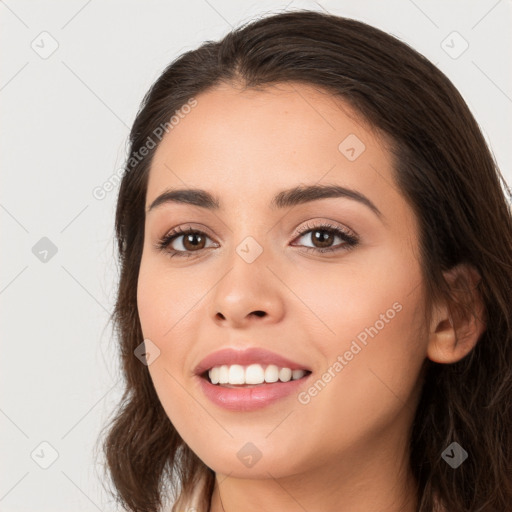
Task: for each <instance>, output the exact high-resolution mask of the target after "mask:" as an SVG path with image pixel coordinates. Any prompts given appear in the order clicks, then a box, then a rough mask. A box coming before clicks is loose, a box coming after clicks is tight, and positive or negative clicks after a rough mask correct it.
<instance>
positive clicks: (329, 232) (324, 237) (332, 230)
mask: <svg viewBox="0 0 512 512" xmlns="http://www.w3.org/2000/svg"><path fill="white" fill-rule="evenodd" d="M297 234H298V237H299V238H306V239H307V237H309V239H310V240H312V242H313V247H305V250H306V251H314V252H319V253H325V252H337V251H341V250H349V249H353V248H354V247H355V246H356V245H357V244H358V243H359V239H358V237H357V236H356V235H355V234H353V233H352V232H348V230H347V231H346V230H345V229H342V228H341V227H336V226H332V225H331V224H327V223H323V224H320V225H317V226H310V225H306V226H305V227H304V228H303V229H301V230H300V231H299V232H298V233H297ZM335 238H339V239H341V240H342V243H341V244H339V245H338V246H337V247H336V246H335V247H332V246H331V245H332V244H333V242H334V240H335Z"/></svg>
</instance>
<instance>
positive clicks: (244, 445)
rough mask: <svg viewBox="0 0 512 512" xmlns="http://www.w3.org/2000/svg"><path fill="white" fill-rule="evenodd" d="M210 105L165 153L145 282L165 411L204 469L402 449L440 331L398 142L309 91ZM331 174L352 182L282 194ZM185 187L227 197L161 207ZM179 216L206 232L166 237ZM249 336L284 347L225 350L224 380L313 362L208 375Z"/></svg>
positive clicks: (152, 189) (282, 467) (363, 458)
mask: <svg viewBox="0 0 512 512" xmlns="http://www.w3.org/2000/svg"><path fill="white" fill-rule="evenodd" d="M195 99H196V101H197V104H195V106H194V107H193V108H192V107H191V108H187V109H184V110H183V112H181V113H180V115H179V116H177V118H175V119H179V122H178V123H177V124H174V126H173V128H172V129H171V130H170V131H169V132H168V133H167V134H166V135H165V137H164V138H163V139H162V142H161V143H160V145H159V147H158V148H157V150H156V153H155V156H154V160H153V163H152V167H151V170H150V174H149V182H148V190H147V197H146V221H145V239H144V250H143V255H142V261H141V268H140V275H139V282H138V290H137V298H138V309H139V315H140V321H141V325H142V332H143V335H144V338H145V339H146V349H147V350H148V352H150V353H152V356H151V357H150V363H151V364H149V366H148V369H149V372H150V375H151V378H152V380H153V382H154V385H155V388H156V391H157V393H158V396H159V398H160V400H161V402H162V405H163V407H164V409H165V411H166V413H167V415H168V416H169V418H170V420H171V421H172V423H173V425H174V426H175V427H176V429H177V431H178V432H179V434H180V435H181V437H182V438H183V439H184V441H185V442H186V443H187V444H188V445H189V446H190V448H191V449H192V450H193V451H194V452H195V453H196V454H197V455H198V456H199V457H200V458H201V459H202V460H203V461H204V462H205V464H206V465H208V466H209V467H211V468H212V469H213V470H214V471H215V472H217V473H219V474H226V475H227V474H229V475H231V476H235V477H236V476H239V477H246V478H249V477H268V473H270V474H271V475H272V476H273V477H283V476H286V475H293V474H298V473H303V472H304V471H307V470H314V469H315V468H318V467H320V466H322V467H323V468H325V467H331V469H334V468H337V470H340V469H342V467H344V468H345V469H346V470H347V472H348V471H349V470H350V471H352V470H355V469H356V468H357V467H362V466H367V467H369V464H370V463H371V464H373V463H374V462H376V461H377V459H379V458H382V459H384V458H387V459H389V457H390V454H392V457H396V458H397V459H398V458H400V457H401V456H402V452H403V453H405V452H404V450H405V449H406V447H405V445H406V439H407V432H408V430H409V427H410V424H411V422H412V418H413V416H414V412H415V408H416V403H417V399H418V392H419V390H420V388H421V381H420V379H419V374H420V370H421V367H422V364H423V362H424V360H425V357H426V350H427V342H428V340H427V336H426V334H425V332H426V331H425V329H424V327H425V326H424V325H423V323H422V318H423V313H424V287H423V284H422V279H421V266H420V261H419V250H418V244H419V240H418V226H417V223H416V218H415V216H414V214H413V212H412V209H411V207H410V206H409V205H408V203H406V201H405V199H404V197H403V196H402V195H401V193H400V192H399V190H398V187H397V186H396V185H395V183H394V181H393V177H392V174H393V172H392V164H391V160H390V155H389V153H388V152H387V150H386V149H385V148H384V146H383V144H382V141H381V140H380V139H379V138H377V137H376V136H375V135H374V134H373V133H372V132H370V131H368V129H366V128H365V127H364V126H363V124H361V121H358V120H357V117H356V116H355V115H354V114H353V111H352V110H351V109H349V108H348V106H347V104H345V103H343V102H341V101H340V100H337V101H335V100H334V99H333V97H332V96H330V95H327V94H323V93H320V92H318V91H317V90H315V89H313V88H311V87H307V86H304V85H298V84H294V85H290V84H288V85H284V84H280V85H279V86H278V87H269V88H265V90H262V91H255V90H247V91H244V92H241V91H240V90H239V89H235V88H232V87H230V86H227V85H224V86H222V87H218V88H216V89H214V90H210V91H208V92H206V93H203V94H201V95H199V96H197V97H196V98H195ZM340 106H341V107H342V108H340ZM185 112H187V113H185ZM347 113H351V114H350V116H348V115H347ZM326 185H330V186H336V187H340V190H341V188H343V189H347V191H346V192H345V193H342V194H340V195H337V196H336V195H334V194H331V195H330V196H329V197H328V194H327V195H325V196H323V197H322V193H320V192H317V193H316V195H315V194H312V195H301V194H297V193H295V194H286V193H283V191H285V190H289V189H294V188H296V187H299V186H300V187H302V188H305V187H311V186H322V187H323V186H326ZM178 189H180V190H181V189H201V190H204V191H206V192H207V193H209V194H211V195H212V196H214V197H215V199H216V201H218V208H213V207H211V204H210V205H207V204H203V205H201V204H199V202H198V201H197V200H195V199H194V200H193V201H192V202H195V203H196V204H191V203H190V202H187V200H186V199H183V197H182V200H181V201H178V200H174V201H172V200H168V201H163V200H161V201H159V204H158V205H155V206H153V208H151V209H150V206H151V205H152V204H153V203H154V201H155V200H156V199H157V198H159V196H161V194H163V193H164V192H168V191H171V190H178ZM187 197H188V199H189V200H191V199H192V195H190V194H189V195H188V196H187ZM274 198H277V199H276V200H275V201H274ZM208 206H210V207H208ZM324 224H328V225H329V226H328V228H322V227H320V226H322V225H324ZM175 228H181V229H183V230H187V229H188V228H191V229H193V230H195V231H196V233H195V235H187V234H185V235H184V234H180V233H178V234H177V236H176V237H175V238H174V240H171V241H170V242H169V244H168V245H167V247H166V248H163V249H159V248H157V244H158V243H159V241H160V240H161V239H162V238H163V237H165V235H167V234H169V233H170V232H171V231H172V230H174V229H175ZM332 229H335V230H339V231H334V232H333V231H332ZM299 231H300V232H304V233H303V234H299ZM340 233H341V234H340ZM344 233H346V235H345V234H344ZM329 248H331V249H334V251H331V252H323V253H322V252H321V249H329ZM173 250H174V251H175V255H173V256H172V257H171V255H172V252H171V251H173ZM148 340H149V341H148ZM155 346H156V347H157V348H156V347H155ZM248 348H258V349H264V350H267V351H270V352H271V353H272V354H270V356H269V355H268V354H266V356H268V357H261V358H258V354H255V353H253V354H252V355H251V354H249V357H248V358H246V359H240V360H237V359H234V358H231V359H230V358H227V359H226V358H225V357H221V358H220V359H218V360H216V361H214V362H215V365H214V366H221V365H222V364H223V363H225V364H226V365H227V366H228V368H227V369H222V370H215V371H214V379H216V378H221V379H224V378H225V376H226V375H227V376H228V378H232V379H237V378H240V371H241V370H243V372H244V373H242V374H241V375H242V376H246V374H250V375H251V376H252V377H253V378H255V379H256V380H255V381H251V382H257V381H258V379H260V380H261V378H264V377H265V375H266V376H267V379H268V380H269V381H273V380H275V379H276V378H282V380H283V381H286V380H287V379H288V378H289V377H290V372H289V371H288V370H286V369H285V370H282V369H281V368H287V367H290V369H291V370H293V369H295V370H300V369H304V370H309V371H310V372H311V373H306V375H305V377H303V378H300V379H298V380H293V381H288V382H281V381H278V382H275V383H273V384H272V383H263V384H258V385H256V384H253V385H252V386H251V387H249V386H247V385H246V386H240V385H236V384H234V382H242V381H237V380H235V381H231V382H232V383H233V384H230V386H231V387H228V384H224V385H220V384H212V383H210V382H209V381H207V380H206V379H205V378H204V377H202V376H199V375H196V373H195V371H196V369H197V368H198V366H199V365H200V363H201V362H202V361H203V359H204V358H205V357H207V356H209V355H210V354H212V353H214V352H216V351H219V350H222V349H233V350H235V351H244V350H245V349H248ZM157 349H158V350H157ZM158 351H159V354H158ZM259 355H261V353H260V354H259ZM277 356H281V357H282V358H286V359H287V360H289V361H291V362H293V363H295V365H293V364H292V363H291V362H290V363H287V364H286V365H285V364H284V362H283V361H279V360H278V359H277V358H276V357H277ZM214 362H213V361H212V360H210V361H206V362H205V365H206V369H209V368H210V367H212V364H213V363H214ZM237 362H239V363H241V364H240V366H241V367H242V368H240V367H237V366H235V367H234V369H233V368H230V366H231V365H232V364H235V363H237ZM272 362H276V363H277V364H276V366H277V369H275V368H272V367H271V368H270V369H269V370H267V367H269V366H272V364H271V363H272ZM254 365H256V366H254ZM249 366H251V369H250V370H249V372H246V369H247V367H249ZM291 366H294V368H291ZM202 369H203V370H204V369H205V367H204V366H203V368H202ZM201 371H202V370H201ZM265 372H266V373H265ZM219 375H220V376H219ZM292 375H293V374H292ZM300 375H301V373H300V372H295V377H300ZM242 388H243V389H242ZM397 450H398V451H397ZM404 457H405V455H404ZM376 467H377V466H376Z"/></svg>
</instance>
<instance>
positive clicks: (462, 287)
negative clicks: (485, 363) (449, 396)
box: [427, 263, 486, 364]
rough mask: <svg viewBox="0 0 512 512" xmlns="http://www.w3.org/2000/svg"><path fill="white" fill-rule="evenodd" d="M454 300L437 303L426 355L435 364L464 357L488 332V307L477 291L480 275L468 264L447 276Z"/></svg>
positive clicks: (451, 361)
mask: <svg viewBox="0 0 512 512" xmlns="http://www.w3.org/2000/svg"><path fill="white" fill-rule="evenodd" d="M444 276H445V279H446V281H447V283H448V284H449V286H450V290H451V293H452V296H453V298H454V299H453V300H454V302H455V303H454V302H452V301H444V302H443V303H442V304H437V305H436V306H435V310H434V312H433V315H432V322H431V325H430V331H429V333H430V335H429V342H428V347H427V356H428V358H429V359H430V360H432V361H434V362H436V363H442V364H450V363H455V362H457V361H459V360H461V359H462V358H463V357H465V356H466V355H467V354H469V352H471V350H472V349H473V348H474V347H475V345H476V344H477V342H478V340H479V338H480V336H481V335H482V333H483V332H484V331H485V328H486V321H485V304H484V302H483V299H482V296H481V294H480V291H479V289H478V283H479V282H480V279H481V277H480V275H479V273H478V272H477V270H476V269H475V268H474V267H473V266H471V265H469V264H466V263H461V264H459V265H456V266H455V267H453V268H452V269H450V270H449V271H447V272H445V273H444Z"/></svg>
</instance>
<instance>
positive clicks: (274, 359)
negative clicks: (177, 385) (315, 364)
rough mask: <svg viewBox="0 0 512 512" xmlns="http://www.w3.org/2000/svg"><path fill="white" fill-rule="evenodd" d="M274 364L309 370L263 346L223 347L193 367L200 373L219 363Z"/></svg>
mask: <svg viewBox="0 0 512 512" xmlns="http://www.w3.org/2000/svg"><path fill="white" fill-rule="evenodd" d="M253 363H255V364H262V365H264V364H275V365H276V366H279V367H280V368H290V370H307V371H311V370H310V368H308V367H307V366H306V365H304V364H301V363H297V362H295V361H292V360H291V359H288V358H286V357H284V356H280V355H279V354H276V353H275V352H271V351H269V350H266V349H264V348H257V347H253V348H247V349H244V350H235V349H232V348H225V349H222V350H218V351H216V352H212V353H211V354H209V355H207V356H206V357H205V358H204V359H203V360H202V361H201V362H200V363H199V364H198V365H197V366H196V368H195V370H194V373H195V374H196V375H202V374H203V373H204V372H206V371H207V370H210V369H211V368H213V367H214V366H221V365H224V364H225V365H228V366H229V365H232V364H239V365H242V366H244V365H249V364H253Z"/></svg>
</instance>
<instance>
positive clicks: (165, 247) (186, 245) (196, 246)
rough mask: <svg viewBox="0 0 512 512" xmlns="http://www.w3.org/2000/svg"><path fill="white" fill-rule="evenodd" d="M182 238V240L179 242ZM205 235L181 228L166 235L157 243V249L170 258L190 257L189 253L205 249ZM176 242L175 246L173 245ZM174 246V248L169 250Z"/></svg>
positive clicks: (197, 231)
mask: <svg viewBox="0 0 512 512" xmlns="http://www.w3.org/2000/svg"><path fill="white" fill-rule="evenodd" d="M181 238H182V240H180V239H181ZM207 238H209V237H208V235H206V233H204V232H203V231H199V230H197V229H192V228H190V227H189V228H187V229H183V228H182V227H181V226H180V227H178V228H176V229H174V230H172V231H171V232H170V233H168V234H166V235H165V236H164V237H163V238H162V239H161V240H159V241H158V242H157V245H156V247H157V249H160V250H162V251H165V252H168V253H169V255H170V256H171V257H172V256H185V257H188V256H192V254H190V253H194V252H199V251H200V250H201V249H204V248H205V242H206V239H207ZM175 242H176V244H175ZM173 244H175V247H174V248H169V247H170V246H172V245H173Z"/></svg>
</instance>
